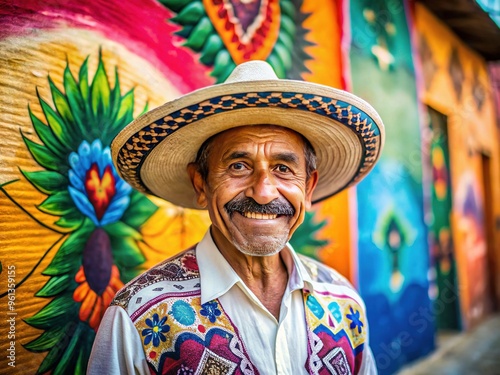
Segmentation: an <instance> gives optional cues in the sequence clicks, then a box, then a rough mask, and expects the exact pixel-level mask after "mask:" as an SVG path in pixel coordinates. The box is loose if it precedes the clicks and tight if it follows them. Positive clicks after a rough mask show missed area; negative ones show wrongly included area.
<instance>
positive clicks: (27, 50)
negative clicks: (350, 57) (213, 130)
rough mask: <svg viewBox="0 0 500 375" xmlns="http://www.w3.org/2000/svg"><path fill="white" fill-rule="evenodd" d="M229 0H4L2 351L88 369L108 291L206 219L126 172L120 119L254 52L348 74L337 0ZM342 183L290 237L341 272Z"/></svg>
mask: <svg viewBox="0 0 500 375" xmlns="http://www.w3.org/2000/svg"><path fill="white" fill-rule="evenodd" d="M224 4H226V5H225V6H224V5H223V3H222V2H221V1H217V0H203V1H201V0H197V1H196V0H195V1H187V0H162V1H154V0H141V1H138V0H131V1H127V2H125V3H123V2H117V1H102V0H93V1H85V2H82V1H66V2H60V1H57V0H48V1H44V2H39V1H30V0H28V1H26V0H24V1H20V0H19V1H16V0H14V1H11V2H10V6H9V7H8V8H2V9H0V50H1V51H2V53H1V55H0V107H1V108H2V111H1V112H0V136H1V137H2V139H3V140H4V143H3V145H2V148H1V149H0V191H1V192H0V212H1V220H0V242H1V244H0V261H1V263H0V265H1V268H0V311H2V314H4V315H3V317H2V319H1V321H2V323H0V330H1V334H2V337H8V335H9V334H10V335H11V336H10V337H9V340H4V339H2V340H0V351H1V352H2V353H13V356H11V358H6V357H5V356H4V355H2V357H1V359H0V362H1V364H2V366H3V367H4V366H8V365H9V363H10V364H11V365H13V364H15V365H16V368H15V371H17V372H18V373H34V372H37V371H38V372H39V373H46V372H53V373H64V374H69V373H84V372H85V368H86V362H87V359H88V355H89V352H90V348H91V345H92V342H93V339H94V335H95V331H96V330H97V328H98V326H99V322H100V320H101V317H102V315H103V312H104V310H105V308H106V306H107V305H108V304H109V302H110V300H111V298H112V296H113V294H114V293H115V292H116V291H117V290H118V289H119V288H120V287H121V286H122V285H123V284H124V283H126V282H127V281H129V280H130V279H131V278H133V277H134V276H135V275H137V274H138V273H140V272H141V271H143V270H145V269H147V268H149V267H150V266H152V265H153V264H155V263H157V262H159V261H160V260H162V259H164V258H166V257H168V256H170V255H173V254H175V253H177V252H179V251H181V250H183V249H184V248H186V247H188V246H190V245H191V244H193V243H195V242H197V241H198V240H199V239H200V238H201V236H202V235H203V233H204V231H205V230H206V228H207V227H208V225H209V221H208V217H207V215H206V214H205V213H203V212H198V211H191V210H185V209H181V208H178V207H174V206H172V205H170V204H168V203H165V202H161V201H159V200H157V199H154V198H153V197H147V196H144V195H142V194H139V193H137V192H134V191H132V190H131V189H130V188H129V187H128V186H127V185H126V184H125V183H124V182H123V181H121V180H120V178H119V177H118V175H117V174H116V171H115V170H114V167H113V165H112V164H111V161H110V156H109V145H110V142H111V140H112V138H113V136H114V135H115V134H116V133H117V132H118V131H119V130H120V129H121V128H122V127H123V126H125V125H126V123H128V122H129V121H131V120H132V119H133V118H134V117H136V116H138V115H139V114H140V113H142V112H144V111H146V110H147V109H151V108H154V107H156V106H158V105H160V104H162V103H163V102H165V101H167V100H170V99H172V98H175V97H177V96H179V95H180V94H182V93H185V92H188V91H190V90H193V89H195V88H199V87H203V86H206V85H209V84H212V83H215V82H219V81H223V80H224V79H225V77H226V76H227V75H228V73H229V72H230V71H231V69H232V68H233V67H234V66H235V64H237V63H239V62H241V61H244V60H248V59H254V58H260V59H266V60H267V61H269V62H270V63H271V64H272V65H273V67H274V68H275V70H276V71H277V72H278V74H279V75H280V76H281V77H289V78H298V79H307V80H310V81H314V82H320V83H324V84H328V85H331V86H336V87H343V86H344V84H345V83H344V80H343V75H342V72H343V70H344V69H345V66H344V64H343V60H342V58H341V51H342V49H341V40H342V37H343V34H342V30H341V25H342V18H343V9H342V4H341V3H340V2H335V1H331V2H326V1H325V2H323V3H322V7H321V8H318V7H317V3H315V2H314V1H313V0H304V1H301V0H280V1H278V0H269V1H268V2H265V3H264V2H262V4H264V5H262V6H261V5H260V4H261V2H258V1H250V2H248V4H247V5H246V6H248V7H249V8H248V9H247V11H246V12H245V11H244V8H243V6H244V5H243V2H241V3H240V2H225V3H224ZM230 16H231V17H230ZM259 16H260V17H259ZM332 20H334V22H332ZM167 167H168V166H167ZM350 194H351V193H349V192H345V193H342V194H340V195H339V196H337V197H334V198H332V199H330V200H328V201H326V202H324V203H322V204H319V205H317V207H315V209H314V211H313V212H311V213H310V214H309V215H308V216H307V220H306V223H304V225H303V227H302V228H301V232H299V233H297V235H296V236H294V238H293V244H294V245H295V246H296V247H297V249H299V250H300V251H301V252H303V253H306V254H308V255H311V256H313V257H316V258H317V259H320V260H322V261H323V262H325V263H327V264H330V265H332V266H335V267H336V268H338V269H339V270H340V271H341V272H343V273H344V274H346V275H348V276H352V274H353V264H352V262H351V255H350V243H351V240H352V239H351V236H350V232H349V220H350V218H349V214H348V205H349V200H350ZM6 317H7V318H9V319H11V322H8V321H7V319H4V318H6ZM14 356H15V357H14Z"/></svg>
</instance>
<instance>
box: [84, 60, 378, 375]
mask: <svg viewBox="0 0 500 375" xmlns="http://www.w3.org/2000/svg"><path fill="white" fill-rule="evenodd" d="M383 139H384V128H383V124H382V121H381V120H380V118H379V116H378V114H377V113H376V112H375V110H374V109H373V108H372V107H371V106H369V105H368V104H367V103H366V102H364V101H362V100H361V99H359V98H357V97H355V96H354V95H352V94H349V93H347V92H344V91H340V90H336V89H333V88H330V87H326V86H321V85H317V84H312V83H307V82H302V81H290V80H280V79H278V78H277V77H276V75H275V74H274V72H273V70H272V68H271V67H270V66H269V65H268V64H267V63H264V62H261V61H252V62H248V63H244V64H241V65H239V66H238V67H237V68H236V69H235V70H234V72H233V73H232V74H231V76H230V77H229V78H228V79H227V81H226V82H225V83H224V84H220V85H215V86H211V87H207V88H204V89H201V90H197V91H195V92H192V93H190V94H187V95H185V96H183V97H181V98H179V99H177V100H174V101H172V102H169V103H166V104H164V105H163V106H161V107H159V108H156V109H154V110H152V111H150V112H148V113H146V114H145V115H143V116H141V117H139V118H138V119H136V120H135V121H134V122H132V123H131V124H130V125H128V126H127V127H126V128H125V129H124V130H123V131H122V132H121V133H120V134H119V135H118V136H117V137H116V139H115V141H114V142H113V146H112V150H113V159H114V160H115V162H116V166H117V168H118V170H119V171H120V173H121V175H122V177H123V178H124V179H125V180H126V181H127V182H129V183H130V184H131V185H132V186H133V187H135V188H137V189H139V190H141V191H143V192H146V193H150V194H154V195H157V196H159V197H161V198H164V199H166V200H168V201H170V202H172V203H175V204H177V205H180V206H183V207H189V208H197V209H206V210H208V212H209V215H210V219H211V222H212V225H211V227H210V229H209V231H208V232H207V233H206V235H205V237H204V238H203V240H202V241H201V242H200V243H199V244H197V245H196V246H194V247H192V248H191V249H188V250H186V251H184V252H183V253H181V254H179V255H177V256H175V257H173V258H171V259H167V260H165V261H164V262H162V263H160V264H159V265H157V266H155V267H153V268H152V269H150V270H149V271H147V272H145V273H144V274H142V275H140V276H139V277H137V278H136V279H134V280H133V281H132V282H130V283H129V284H127V285H126V286H125V287H124V288H123V289H122V290H121V291H119V292H118V293H117V295H116V296H115V299H114V300H113V302H112V303H111V306H110V307H109V308H108V310H107V311H106V314H105V316H104V318H103V321H102V322H101V326H100V328H99V331H98V333H97V336H96V340H95V343H94V348H93V351H92V354H91V358H90V362H89V367H88V373H90V374H132V373H141V374H142V373H144V374H146V373H155V374H157V373H158V374H290V375H295V374H374V373H376V369H375V364H374V361H373V357H372V355H371V351H370V348H369V345H368V323H367V321H366V314H365V310H364V305H363V302H362V300H361V298H360V297H359V295H358V294H357V293H356V291H355V290H354V289H353V287H352V286H351V285H350V284H349V283H348V282H347V281H346V280H345V279H344V278H343V277H342V276H340V275H339V274H338V273H337V272H336V271H334V270H332V269H330V268H328V267H326V266H324V265H322V264H320V263H318V262H315V261H313V260H311V259H308V258H306V257H303V256H299V255H297V254H296V253H295V252H294V250H293V249H292V248H291V246H290V244H289V243H288V241H289V239H290V238H291V236H292V234H293V233H294V231H295V230H296V229H297V227H298V226H299V225H300V224H301V223H302V221H303V219H304V215H305V211H306V210H307V209H309V208H310V207H311V205H312V204H313V203H315V202H318V201H320V200H322V199H325V198H328V197H330V196H332V195H334V194H336V193H337V192H339V191H341V190H343V189H345V188H346V187H348V186H351V185H353V184H354V183H356V182H358V181H359V180H360V179H361V178H363V177H364V176H365V175H366V174H367V173H368V172H369V171H370V170H371V168H372V167H373V165H374V164H375V162H376V160H377V159H378V157H379V155H380V152H381V148H382V145H383Z"/></svg>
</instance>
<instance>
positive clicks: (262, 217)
mask: <svg viewBox="0 0 500 375" xmlns="http://www.w3.org/2000/svg"><path fill="white" fill-rule="evenodd" d="M243 216H245V217H246V218H248V219H257V220H273V219H276V217H277V216H278V215H276V214H261V213H258V212H244V213H243Z"/></svg>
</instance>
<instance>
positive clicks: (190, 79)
mask: <svg viewBox="0 0 500 375" xmlns="http://www.w3.org/2000/svg"><path fill="white" fill-rule="evenodd" d="M172 16H173V14H172V13H171V12H170V11H169V10H168V9H166V8H165V7H163V6H162V5H161V4H160V3H158V2H156V1H154V0H130V1H118V0H107V1H104V0H88V1H77V0H44V1H38V0H10V1H9V4H8V5H5V4H4V5H2V6H1V7H0V38H1V39H3V38H6V37H8V36H12V35H14V36H22V35H26V36H27V37H28V36H29V35H30V34H36V32H37V31H38V30H41V29H57V28H65V27H74V28H81V29H87V30H91V31H95V32H99V33H101V34H102V35H103V37H104V38H106V39H110V40H113V41H116V42H118V43H120V44H122V45H124V46H125V47H126V48H128V49H129V50H130V51H132V52H133V53H134V54H136V55H138V56H141V57H142V58H144V59H145V60H147V61H149V62H150V63H151V64H152V65H153V66H154V67H155V68H156V69H158V70H159V71H161V72H162V73H163V74H164V75H165V77H166V78H167V79H168V80H169V81H171V82H172V84H173V85H174V86H175V87H176V88H177V89H178V90H179V91H180V92H182V93H185V92H188V91H191V90H193V89H196V88H199V87H203V86H207V85H210V84H212V83H213V82H214V80H213V78H211V77H209V75H208V73H209V69H208V68H207V67H205V66H204V65H202V64H201V63H200V62H199V61H198V56H197V55H195V54H194V53H193V52H191V51H190V50H189V49H188V48H186V47H181V46H180V43H181V42H182V40H181V39H180V38H179V37H177V36H175V35H173V33H174V32H175V31H177V30H179V27H178V26H177V25H175V24H173V23H172V22H169V21H167V20H168V19H170V18H171V17H172ZM96 47H97V46H96Z"/></svg>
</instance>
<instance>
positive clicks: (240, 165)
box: [230, 163, 245, 171]
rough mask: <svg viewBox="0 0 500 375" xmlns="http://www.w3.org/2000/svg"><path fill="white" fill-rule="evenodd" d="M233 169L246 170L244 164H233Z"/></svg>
mask: <svg viewBox="0 0 500 375" xmlns="http://www.w3.org/2000/svg"><path fill="white" fill-rule="evenodd" d="M230 168H231V169H234V170H236V171H241V170H242V169H244V168H245V165H244V164H243V163H233V164H231V167H230Z"/></svg>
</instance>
